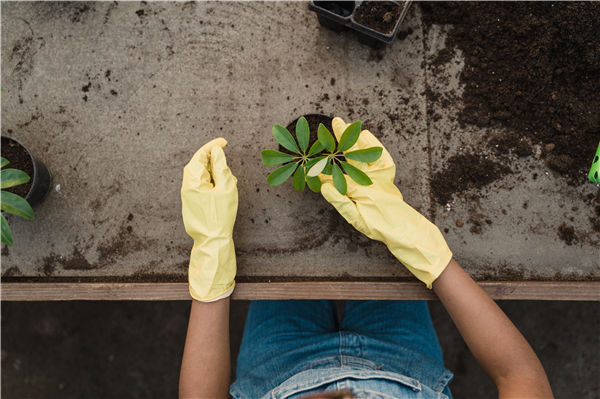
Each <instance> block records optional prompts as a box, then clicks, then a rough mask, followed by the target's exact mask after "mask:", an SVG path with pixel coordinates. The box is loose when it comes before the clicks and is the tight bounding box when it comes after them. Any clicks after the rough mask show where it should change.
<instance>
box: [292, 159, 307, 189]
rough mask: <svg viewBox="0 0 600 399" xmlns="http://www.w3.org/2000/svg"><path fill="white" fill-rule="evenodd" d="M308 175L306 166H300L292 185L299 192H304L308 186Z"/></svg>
mask: <svg viewBox="0 0 600 399" xmlns="http://www.w3.org/2000/svg"><path fill="white" fill-rule="evenodd" d="M305 178H306V174H305V170H304V166H302V165H300V167H298V169H296V173H294V177H293V178H292V184H293V185H294V188H295V189H296V190H297V191H303V190H304V187H305V186H306V179H305Z"/></svg>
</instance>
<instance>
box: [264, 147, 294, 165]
mask: <svg viewBox="0 0 600 399" xmlns="http://www.w3.org/2000/svg"><path fill="white" fill-rule="evenodd" d="M261 154H262V161H263V163H264V164H265V165H268V166H275V165H281V164H282V163H286V162H290V161H293V160H294V157H293V156H291V155H290V154H286V153H285V152H280V151H275V150H263V151H262V153H261Z"/></svg>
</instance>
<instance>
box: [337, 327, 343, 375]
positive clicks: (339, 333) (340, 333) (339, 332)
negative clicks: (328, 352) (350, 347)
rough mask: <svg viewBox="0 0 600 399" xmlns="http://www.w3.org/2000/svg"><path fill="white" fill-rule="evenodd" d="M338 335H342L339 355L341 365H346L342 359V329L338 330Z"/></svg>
mask: <svg viewBox="0 0 600 399" xmlns="http://www.w3.org/2000/svg"><path fill="white" fill-rule="evenodd" d="M338 336H339V337H340V347H339V350H338V352H339V357H340V367H342V366H343V365H344V360H343V359H342V331H338Z"/></svg>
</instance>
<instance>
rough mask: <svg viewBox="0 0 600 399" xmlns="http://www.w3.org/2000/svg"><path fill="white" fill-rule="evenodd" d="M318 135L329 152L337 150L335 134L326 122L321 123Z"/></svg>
mask: <svg viewBox="0 0 600 399" xmlns="http://www.w3.org/2000/svg"><path fill="white" fill-rule="evenodd" d="M317 135H318V136H319V141H320V142H321V144H322V145H323V147H325V148H326V149H327V150H329V152H334V151H335V139H334V138H333V135H332V134H331V132H330V131H329V130H327V128H326V127H325V125H324V124H322V123H319V129H318V130H317Z"/></svg>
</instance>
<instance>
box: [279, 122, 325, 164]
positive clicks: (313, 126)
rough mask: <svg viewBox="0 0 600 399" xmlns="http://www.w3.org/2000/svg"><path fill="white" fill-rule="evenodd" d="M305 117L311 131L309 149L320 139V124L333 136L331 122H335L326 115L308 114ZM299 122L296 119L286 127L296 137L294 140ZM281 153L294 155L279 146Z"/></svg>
mask: <svg viewBox="0 0 600 399" xmlns="http://www.w3.org/2000/svg"><path fill="white" fill-rule="evenodd" d="M304 117H305V118H306V121H307V122H308V128H309V130H310V140H309V141H308V148H310V146H311V145H313V143H314V142H315V141H317V140H318V139H319V137H318V135H317V130H318V129H319V124H320V123H322V124H324V125H325V127H326V128H327V129H329V131H330V132H331V133H332V134H333V130H332V128H331V121H332V120H333V118H331V117H329V116H326V115H320V114H306V115H304ZM297 121H298V119H297V118H296V119H294V120H293V121H292V122H290V124H289V125H287V126H286V129H287V130H289V131H290V133H291V134H292V136H294V138H296V122H297ZM279 151H281V152H285V153H286V154H293V152H291V151H288V150H287V149H285V148H283V147H282V146H281V145H280V146H279Z"/></svg>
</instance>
